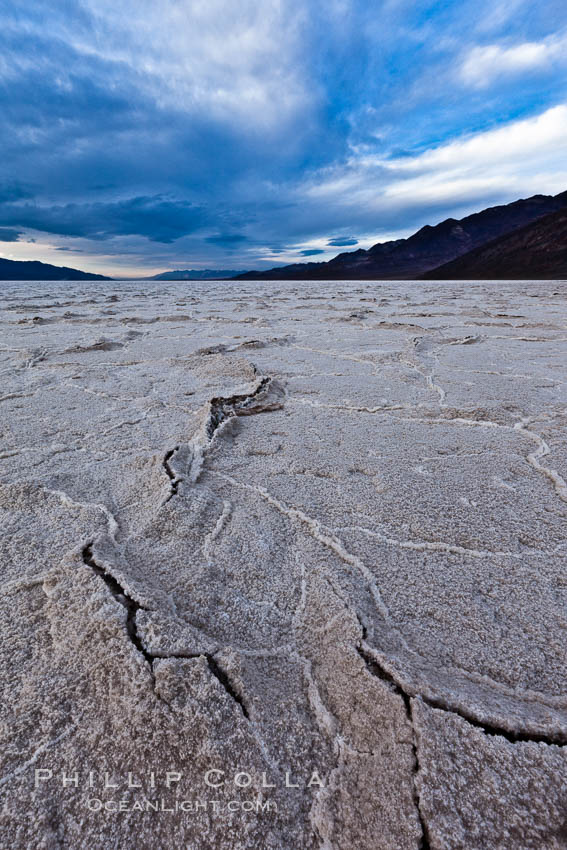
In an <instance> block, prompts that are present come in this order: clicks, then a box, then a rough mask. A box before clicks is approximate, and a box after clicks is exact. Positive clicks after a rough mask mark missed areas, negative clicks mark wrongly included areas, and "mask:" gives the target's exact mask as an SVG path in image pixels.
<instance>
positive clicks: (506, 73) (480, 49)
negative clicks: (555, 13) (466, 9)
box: [459, 34, 567, 88]
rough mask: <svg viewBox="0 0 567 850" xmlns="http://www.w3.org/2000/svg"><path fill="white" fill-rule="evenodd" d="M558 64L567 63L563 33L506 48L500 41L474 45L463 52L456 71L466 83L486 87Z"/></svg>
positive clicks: (565, 36) (566, 46)
mask: <svg viewBox="0 0 567 850" xmlns="http://www.w3.org/2000/svg"><path fill="white" fill-rule="evenodd" d="M560 63H567V35H565V34H564V35H554V36H551V37H550V38H548V39H546V40H544V41H539V42H536V41H526V42H523V43H521V44H516V45H511V46H509V47H508V46H502V45H500V44H489V45H485V46H477V47H473V48H472V49H471V50H469V51H468V53H467V54H466V55H465V57H464V59H463V61H462V64H461V66H460V69H459V73H460V77H461V79H462V81H463V82H464V83H465V84H467V85H469V86H472V87H474V88H486V87H487V86H489V85H491V84H492V83H494V81H495V80H498V79H501V78H503V77H513V76H517V75H519V74H525V73H526V72H528V71H545V70H551V69H552V68H553V66H554V65H556V64H560Z"/></svg>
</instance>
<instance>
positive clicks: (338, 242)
mask: <svg viewBox="0 0 567 850" xmlns="http://www.w3.org/2000/svg"><path fill="white" fill-rule="evenodd" d="M327 245H331V246H334V247H336V248H343V247H346V246H347V245H358V239H355V238H354V237H352V236H344V237H337V238H336V239H329V241H328V242H327Z"/></svg>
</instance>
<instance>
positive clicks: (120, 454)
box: [0, 282, 567, 850]
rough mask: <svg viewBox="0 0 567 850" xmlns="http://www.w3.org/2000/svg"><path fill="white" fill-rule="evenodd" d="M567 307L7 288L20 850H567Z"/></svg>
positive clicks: (302, 286) (397, 296) (474, 286)
mask: <svg viewBox="0 0 567 850" xmlns="http://www.w3.org/2000/svg"><path fill="white" fill-rule="evenodd" d="M566 299H567V284H565V283H563V282H562V283H554V282H538V283H531V282H510V283H498V282H489V283H467V282H459V283H443V284H440V283H434V282H427V283H410V282H403V283H392V284H389V283H371V282H362V283H360V282H356V283H348V282H333V283H325V282H321V283H319V282H317V283H313V282H309V283H301V282H288V283H281V282H261V283H253V282H246V283H232V282H218V283H212V282H206V283H194V282H187V283H185V282H183V283H171V284H169V283H167V284H165V283H160V284H159V285H156V284H155V282H140V283H133V282H129V283H120V282H104V283H90V282H89V283H46V284H42V283H37V284H33V285H31V286H30V284H28V283H25V284H24V283H22V284H11V283H8V284H2V292H1V296H0V327H1V332H2V335H1V344H0V358H1V363H0V371H1V379H2V383H1V388H0V417H1V420H0V421H1V427H0V431H1V444H0V509H1V514H0V517H1V519H0V522H1V528H2V536H1V539H0V553H1V555H0V562H1V565H2V585H3V594H2V608H1V620H2V625H1V631H0V635H1V638H2V640H1V644H0V645H1V652H2V656H3V657H2V671H3V674H2V678H1V687H2V702H3V706H4V708H3V712H2V723H1V726H0V730H1V740H2V745H1V759H2V768H1V775H0V783H1V787H0V792H1V793H2V795H3V797H4V798H5V799H4V808H3V814H2V821H3V829H4V836H5V838H4V839H3V842H4V843H3V846H6V847H8V846H9V847H11V848H28V847H38V848H39V847H46V848H52V847H62V848H83V847H84V848H111V847H132V848H134V847H136V848H157V847H163V848H165V847H172V848H173V847H191V848H219V850H221V849H222V848H262V850H263V849H264V848H284V849H285V850H288V848H321V850H330V848H345V850H346V848H357V850H359V849H360V848H373V850H382V848H393V850H401V848H418V847H420V846H421V847H425V848H427V847H429V848H444V850H457V848H466V849H467V850H471V848H490V849H491V850H492V848H502V850H504V849H506V850H507V848H510V850H512V849H513V850H518V848H522V850H527V848H538V850H539V849H540V848H564V847H567V827H566V825H565V824H566V816H565V812H566V806H567V761H566V746H567V700H566V682H565V679H566V675H567V667H566V664H565V661H566V636H567V631H566V630H567V615H566V607H565V603H566V601H567V574H566V572H565V564H566V555H567V524H566V519H567V485H566V483H565V480H566V479H567V449H566V439H565V438H566V436H567V417H566V404H567V389H566V383H565V381H566V372H567V357H566V353H567V312H566ZM211 770H214V771H216V772H214V773H209V774H207V771H211ZM36 771H39V773H38V774H36ZM168 771H169V772H170V775H169V777H168V776H167V775H166V774H167V772H168ZM152 773H153V778H152ZM105 774H108V775H107V777H106V786H107V787H106V788H105V787H104V785H105ZM129 774H130V776H128V775H129ZM65 779H67V781H66V782H65V781H64V780H65ZM207 781H208V782H209V784H208V785H207ZM248 782H249V784H248ZM36 785H37V787H35V786H36ZM115 785H116V786H117V787H113V786H115ZM129 785H130V786H131V787H129ZM134 786H136V787H134ZM137 786H141V787H137ZM290 786H291V787H290ZM294 786H297V787H294ZM121 799H122V800H124V801H125V802H124V804H123V811H121V812H117V811H115V809H116V808H117V806H118V803H117V801H119V800H121ZM145 800H150V801H154V800H159V801H161V803H160V804H159V806H160V808H159V810H158V811H154V810H152V806H150V810H149V811H146V810H144V807H145V806H146V803H145V802H144V801H145ZM258 800H260V805H259V806H258V803H257V801H258ZM182 802H185V806H184V807H181V808H179V804H180V803H182ZM214 802H216V803H217V805H213V803H214ZM189 803H190V804H191V805H189ZM196 803H200V805H196ZM243 803H248V804H249V805H244V806H243V805H242V804H243ZM99 804H100V805H99ZM176 804H177V806H178V809H177V811H173V812H171V811H167V809H168V807H169V808H173V809H175V806H176ZM231 804H232V805H231ZM152 805H154V804H153V803H152ZM156 805H157V804H156ZM105 807H106V810H105ZM255 807H258V808H259V811H257V810H256V808H255ZM262 807H263V808H262ZM146 808H147V806H146ZM247 808H248V809H250V808H252V810H251V811H247V810H246V809H247ZM276 808H277V810H276ZM162 809H165V810H162Z"/></svg>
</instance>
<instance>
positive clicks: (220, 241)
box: [205, 233, 247, 246]
mask: <svg viewBox="0 0 567 850" xmlns="http://www.w3.org/2000/svg"><path fill="white" fill-rule="evenodd" d="M246 240H247V237H246V236H244V234H243V233H217V234H216V235H214V236H207V237H206V239H205V242H209V243H210V244H211V245H226V246H231V245H232V246H234V245H240V244H241V243H242V242H246Z"/></svg>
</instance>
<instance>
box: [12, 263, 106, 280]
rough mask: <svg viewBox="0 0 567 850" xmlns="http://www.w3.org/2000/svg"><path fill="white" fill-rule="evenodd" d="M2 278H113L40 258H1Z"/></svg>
mask: <svg viewBox="0 0 567 850" xmlns="http://www.w3.org/2000/svg"><path fill="white" fill-rule="evenodd" d="M0 280H111V278H109V277H105V276H104V275H102V274H90V273H89V272H81V271H77V269H69V268H67V266H52V265H50V264H49V263H40V262H39V260H23V261H20V260H4V259H2V258H0Z"/></svg>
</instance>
